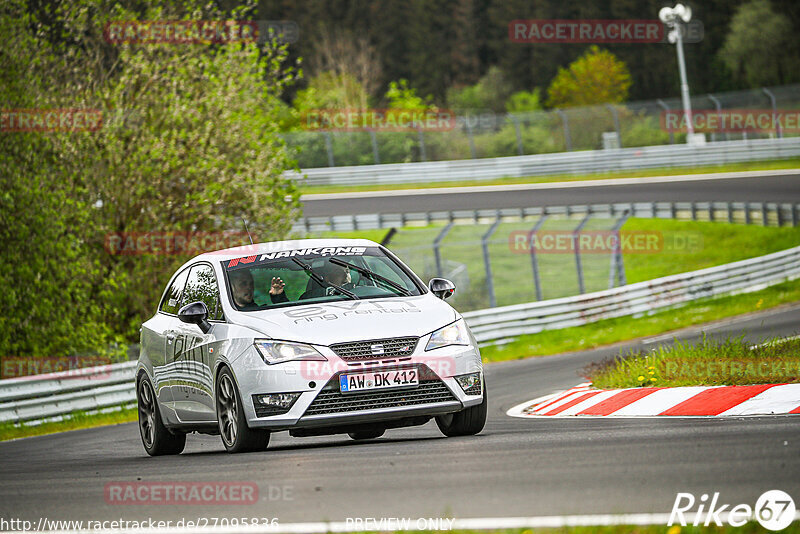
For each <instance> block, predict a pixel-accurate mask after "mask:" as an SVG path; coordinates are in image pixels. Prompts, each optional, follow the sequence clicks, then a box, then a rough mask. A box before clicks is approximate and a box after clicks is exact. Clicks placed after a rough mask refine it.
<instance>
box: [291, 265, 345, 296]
mask: <svg viewBox="0 0 800 534" xmlns="http://www.w3.org/2000/svg"><path fill="white" fill-rule="evenodd" d="M291 260H292V261H293V262H295V263H296V264H297V265H299V266H300V267H302V268H303V270H304V271H305V272H306V274H308V276H310V277H311V278H312V279H314V281H315V282H316V283H318V284H319V285H321V286H322V287H332V288H333V289H335V290H336V291H338V292H339V293H341V294H342V295H346V296H348V297H350V298H351V299H355V300H361V299H359V298H358V296H357V295H356V294H355V293H353V292H352V291H348V290H346V289H345V288H343V287H341V286H337V285H336V284H332V283H330V282H327V281H326V280H325V279H324V278H322V277H321V276H320V275H319V274H317V273H316V272H314V269H312V268H311V266H310V265H308V264H306V263H303V262H302V261H300V260H298V259H297V258H291Z"/></svg>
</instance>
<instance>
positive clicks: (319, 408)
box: [304, 365, 458, 416]
mask: <svg viewBox="0 0 800 534" xmlns="http://www.w3.org/2000/svg"><path fill="white" fill-rule="evenodd" d="M419 373H420V383H419V386H417V387H413V388H403V389H386V390H377V391H364V392H357V393H341V392H340V391H339V375H340V374H341V373H337V374H336V376H334V377H333V378H332V379H331V380H330V381H329V382H328V384H326V385H325V388H323V389H322V391H320V393H319V395H317V398H315V399H314V401H313V402H312V403H311V405H310V406H309V407H308V409H307V410H306V413H305V414H304V416H309V415H327V414H334V413H345V412H359V411H362V410H374V409H381V408H401V407H405V406H416V405H420V404H436V403H442V402H458V399H456V398H455V397H454V396H453V394H452V393H451V392H450V389H449V388H448V387H447V386H446V385H445V384H444V382H442V381H441V380H440V379H439V378H438V377H436V375H435V374H434V373H433V371H431V370H430V369H429V368H428V367H427V366H424V365H422V366H419Z"/></svg>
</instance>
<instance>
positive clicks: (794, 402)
mask: <svg viewBox="0 0 800 534" xmlns="http://www.w3.org/2000/svg"><path fill="white" fill-rule="evenodd" d="M798 406H800V384H786V385H783V386H773V387H771V388H769V389H768V390H766V391H762V392H761V393H759V394H758V395H756V396H755V397H751V398H749V399H747V400H746V401H744V402H742V403H741V404H737V405H736V406H734V407H733V408H731V409H730V410H727V411H725V412H722V413H721V414H719V415H771V414H785V413H789V412H790V411H792V410H794V409H795V408H797V407H798Z"/></svg>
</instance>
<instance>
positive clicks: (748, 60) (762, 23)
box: [719, 0, 800, 87]
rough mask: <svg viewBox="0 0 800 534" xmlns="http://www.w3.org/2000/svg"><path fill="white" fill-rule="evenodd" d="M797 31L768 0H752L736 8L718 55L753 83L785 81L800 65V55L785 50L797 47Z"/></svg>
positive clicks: (747, 81)
mask: <svg viewBox="0 0 800 534" xmlns="http://www.w3.org/2000/svg"><path fill="white" fill-rule="evenodd" d="M796 32H797V30H796V29H795V28H792V23H791V21H790V19H789V17H787V16H786V15H784V14H782V13H778V12H776V11H775V10H773V8H772V6H771V5H770V2H769V0H752V1H751V2H748V3H746V4H743V5H741V6H739V8H738V9H737V10H736V14H735V15H734V16H733V19H732V20H731V24H730V31H729V32H728V36H727V37H726V38H725V43H724V45H723V46H722V48H721V49H720V51H719V55H720V57H721V59H722V60H723V61H724V62H725V64H726V65H727V66H728V68H729V69H730V70H731V71H732V72H733V73H734V75H735V76H736V77H738V78H739V79H743V80H744V81H746V83H748V84H749V85H750V87H759V86H764V85H775V84H784V83H787V81H788V80H789V77H790V76H791V75H792V73H793V72H796V71H797V70H798V69H800V60H798V58H797V56H796V55H795V54H787V53H785V52H786V51H787V50H792V49H793V48H794V49H796V40H795V35H796Z"/></svg>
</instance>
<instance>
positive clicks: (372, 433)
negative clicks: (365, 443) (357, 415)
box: [347, 428, 386, 440]
mask: <svg viewBox="0 0 800 534" xmlns="http://www.w3.org/2000/svg"><path fill="white" fill-rule="evenodd" d="M385 432H386V429H385V428H377V429H375V430H360V431H358V432H348V433H347V435H348V436H350V437H351V438H353V439H355V440H362V439H375V438H379V437H381V436H382V435H383V434H384V433H385Z"/></svg>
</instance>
